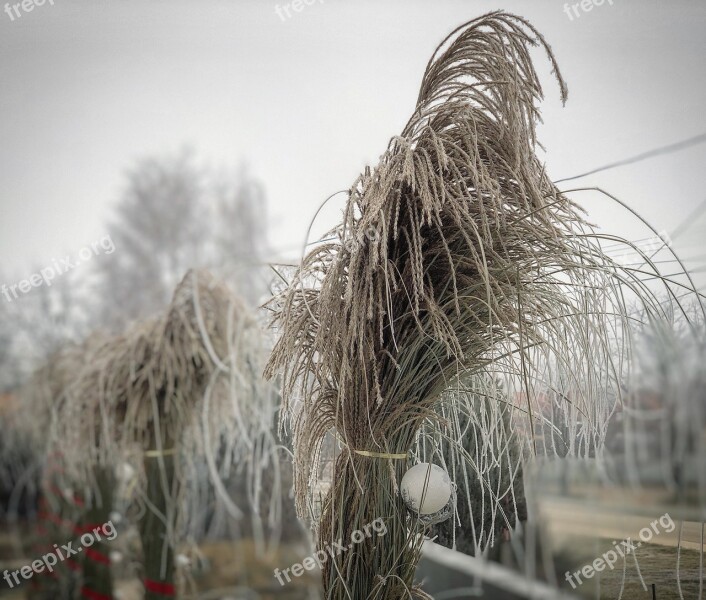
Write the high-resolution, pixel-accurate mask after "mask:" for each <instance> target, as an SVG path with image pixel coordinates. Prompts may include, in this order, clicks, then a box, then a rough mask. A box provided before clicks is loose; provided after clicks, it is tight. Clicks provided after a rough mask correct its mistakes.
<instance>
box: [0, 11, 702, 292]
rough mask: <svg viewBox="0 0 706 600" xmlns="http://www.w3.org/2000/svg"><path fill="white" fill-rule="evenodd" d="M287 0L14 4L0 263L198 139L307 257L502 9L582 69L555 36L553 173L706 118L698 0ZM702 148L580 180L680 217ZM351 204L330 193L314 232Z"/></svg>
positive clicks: (41, 247)
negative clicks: (426, 88) (286, 11)
mask: <svg viewBox="0 0 706 600" xmlns="http://www.w3.org/2000/svg"><path fill="white" fill-rule="evenodd" d="M287 3H288V2H287V1H282V0H280V2H279V5H280V6H283V5H285V4H287ZM277 4H278V3H277V2H275V1H272V0H249V1H242V0H238V1H234V0H232V1H230V2H224V1H212V0H198V1H196V0H193V1H188V2H187V1H185V0H168V1H166V0H164V1H161V0H160V1H157V0H149V1H147V0H143V1H139V2H138V1H137V0H111V1H97V0H54V5H53V6H52V5H51V4H49V2H45V4H44V5H43V6H36V7H35V8H34V9H33V11H32V12H31V13H26V14H23V16H22V17H21V18H16V19H15V20H14V21H11V20H10V18H9V17H8V15H7V14H6V13H5V12H0V257H1V258H0V271H1V272H3V273H8V274H9V275H10V276H14V277H24V276H26V275H28V274H29V273H30V269H31V265H32V264H40V265H41V264H48V263H49V261H50V260H51V259H52V258H53V257H56V256H62V255H64V254H66V253H69V252H75V251H77V250H78V249H79V248H81V246H83V245H85V244H88V243H90V242H92V241H94V240H96V239H99V238H100V237H101V236H102V235H104V233H105V232H106V227H105V223H106V220H107V218H108V217H109V215H110V214H111V207H112V206H113V205H114V204H115V202H116V200H117V198H118V197H119V195H120V193H121V190H122V185H123V181H124V179H123V176H124V172H125V170H126V169H127V168H129V167H130V166H131V165H132V164H134V162H135V161H136V160H137V159H140V158H142V157H146V156H149V155H155V154H157V155H160V154H165V153H172V154H173V153H176V152H178V151H179V149H180V148H182V147H184V146H185V145H189V146H192V147H193V148H194V149H195V150H196V152H197V154H198V156H199V157H201V158H202V160H203V161H204V162H208V163H209V164H214V165H221V166H228V167H233V168H236V167H237V166H238V165H239V164H240V163H241V162H242V161H245V162H247V164H248V165H249V167H250V169H251V171H252V172H253V173H254V174H255V175H256V176H257V177H259V178H260V179H261V180H262V181H263V182H264V184H265V187H266V190H267V195H268V199H269V217H268V218H269V220H270V224H271V229H270V244H271V245H272V246H273V248H274V251H273V256H272V257H271V258H272V260H277V259H287V260H296V259H297V256H298V255H299V252H300V247H301V244H302V242H303V238H304V235H305V233H306V229H307V226H308V224H309V222H310V220H311V218H312V217H313V215H314V212H315V211H316V208H317V207H318V206H319V205H320V204H321V202H322V201H323V200H324V199H325V198H326V197H327V196H329V195H330V194H332V193H333V192H335V191H337V190H343V189H345V188H347V187H348V186H349V185H350V184H351V182H352V181H353V180H354V179H355V177H356V176H357V174H358V172H359V171H360V170H361V169H362V168H363V167H364V165H365V164H374V163H375V161H376V158H377V157H378V156H379V155H380V153H382V152H383V151H384V149H385V147H386V145H387V142H388V140H389V138H390V137H391V136H392V135H395V134H397V133H399V132H400V130H401V129H402V127H403V126H404V124H405V122H406V120H407V118H408V117H409V115H410V114H411V111H412V109H413V106H414V101H415V99H416V96H417V92H418V88H419V83H420V80H421V77H422V73H423V70H424V67H425V65H426V62H427V60H428V58H429V56H430V55H431V53H432V52H433V50H434V48H435V47H436V45H437V44H438V43H439V42H440V41H441V40H442V39H443V37H444V36H445V35H446V34H447V33H449V32H450V31H451V30H452V29H453V28H455V27H456V26H458V25H460V24H461V23H463V22H465V21H467V20H469V19H472V18H474V17H477V16H479V15H480V14H482V13H484V12H487V11H489V10H493V9H497V8H503V9H505V10H509V11H511V12H515V13H517V14H521V15H523V16H525V17H527V18H529V19H530V20H531V21H532V23H533V24H534V25H535V26H537V27H538V28H539V29H540V31H542V32H543V34H544V35H545V37H546V39H547V40H548V42H549V43H550V44H551V45H552V47H553V49H554V51H555V53H556V56H557V59H558V61H559V65H560V67H561V69H562V72H563V75H564V77H565V78H566V80H567V82H568V85H569V101H568V103H567V105H566V107H565V108H562V106H561V103H560V101H559V98H558V93H557V89H556V85H555V84H554V81H553V80H552V79H551V78H550V77H549V73H548V69H547V66H546V62H545V61H544V58H543V56H542V55H541V54H540V53H539V52H538V53H537V54H536V60H537V65H538V67H539V68H540V72H541V73H542V74H544V75H545V77H544V85H545V91H546V93H547V98H546V100H545V102H544V104H543V106H542V111H543V117H544V125H543V126H542V127H541V128H540V140H541V142H542V143H543V145H544V147H545V148H546V153H545V154H543V155H542V156H543V159H544V160H546V164H547V169H548V171H549V173H550V175H551V176H552V177H553V178H555V179H558V178H561V177H567V176H571V175H574V174H577V173H580V172H583V171H586V170H589V169H591V168H594V167H598V166H600V165H603V164H605V163H610V162H613V161H616V160H620V159H623V158H626V157H629V156H632V155H635V154H639V153H641V152H645V151H647V150H650V149H652V148H655V147H659V146H662V145H665V144H670V143H673V142H677V141H679V140H682V139H685V138H689V137H692V136H694V135H696V134H699V133H703V132H706V115H704V106H706V75H705V74H704V67H703V61H704V58H705V57H706V40H705V38H704V28H705V25H706V2H703V1H701V0H676V1H675V0H670V1H669V2H666V1H664V0H613V4H612V5H610V4H609V3H608V2H607V1H606V2H604V4H603V5H602V6H595V7H594V8H593V9H592V10H591V12H586V13H582V14H581V16H580V17H578V18H574V19H573V20H570V19H569V17H568V16H567V15H566V13H565V12H564V9H563V7H564V4H565V3H564V2H561V1H558V0H557V1H554V0H531V1H530V0H524V1H514V2H510V1H507V2H504V1H500V0H495V1H494V2H488V1H480V0H478V1H471V0H426V1H424V2H420V1H416V0H415V1H412V0H397V1H387V0H371V1H363V0H323V1H321V0H317V1H316V2H315V3H314V4H313V5H311V6H305V7H304V9H303V10H302V11H301V12H299V13H296V12H293V11H291V10H290V12H291V14H292V16H291V18H289V19H286V20H285V21H283V20H282V19H281V18H280V17H278V15H277V13H276V11H275V6H276V5H277ZM3 5H4V3H3V2H0V9H1V8H2V6H3ZM704 159H706V144H702V145H700V146H697V147H694V148H691V149H689V150H686V151H682V152H678V153H675V154H672V155H669V156H662V157H657V158H654V159H651V160H649V161H645V162H642V163H640V164H637V165H632V166H628V167H622V168H620V169H616V170H613V171H609V172H606V173H601V174H597V175H595V176H591V177H588V178H586V179H582V180H579V181H578V182H571V183H570V184H566V186H565V187H567V188H568V187H580V186H581V185H585V186H588V185H591V186H595V185H598V186H601V187H603V188H605V189H606V190H608V191H610V192H611V193H613V194H615V195H617V196H619V197H620V198H621V199H622V200H623V201H625V202H626V203H627V204H629V205H630V206H631V207H634V208H635V209H637V210H638V211H640V212H641V214H642V215H643V216H645V217H646V218H647V219H648V220H650V221H651V222H652V223H653V224H654V226H655V227H656V228H657V229H660V230H666V231H667V232H670V231H673V229H674V228H675V227H676V226H677V225H678V224H679V223H681V222H682V221H683V219H684V218H685V217H686V216H687V215H688V214H689V213H690V212H691V211H692V210H693V209H694V208H695V207H696V206H697V205H698V204H699V203H700V202H702V201H703V200H704V199H705V198H706V192H704V188H703V186H702V185H701V177H702V176H703V173H704V166H705V162H706V161H705V160H704ZM572 197H574V198H575V199H576V200H578V201H580V202H581V203H582V204H583V205H584V206H585V207H586V208H587V209H588V211H589V215H590V217H591V219H592V220H593V221H594V222H597V223H598V224H599V225H602V226H604V227H605V228H606V229H607V230H609V231H611V232H615V233H619V234H622V235H625V236H627V237H631V238H633V239H637V238H642V237H645V235H646V234H645V232H644V229H641V228H640V227H638V226H637V225H636V223H635V220H634V219H632V218H628V217H627V216H626V213H625V212H624V211H619V210H616V209H615V208H611V206H610V204H609V203H608V202H606V201H605V200H604V199H602V198H601V197H600V196H599V195H598V194H595V193H579V194H576V195H574V196H572ZM341 208H342V200H341V199H340V198H339V200H338V202H337V203H336V202H332V203H330V204H329V205H328V206H327V208H326V210H324V211H323V212H322V214H321V216H320V217H319V219H318V220H317V223H316V226H315V227H314V230H313V231H314V235H318V234H320V233H322V232H323V231H325V230H326V229H328V228H329V227H331V226H333V225H334V224H335V222H336V220H337V217H338V215H339V214H340V210H341ZM705 235H706V217H703V216H702V217H701V218H700V219H698V220H697V221H695V222H694V223H693V224H692V225H691V227H690V229H689V230H688V232H687V233H685V234H684V235H683V236H681V237H680V238H678V239H677V240H675V245H676V248H677V250H678V251H679V252H680V253H681V254H682V255H683V256H685V257H687V258H693V261H692V262H691V263H690V264H692V265H697V266H698V265H703V264H704V263H705V262H706V249H705V247H706V246H705V244H704V242H703V238H704V236H705ZM119 250H120V249H119V248H117V249H116V252H119ZM699 257H700V258H699ZM700 281H706V280H705V279H704V278H700Z"/></svg>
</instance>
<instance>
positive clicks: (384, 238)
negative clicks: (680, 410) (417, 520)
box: [267, 12, 663, 600]
mask: <svg viewBox="0 0 706 600" xmlns="http://www.w3.org/2000/svg"><path fill="white" fill-rule="evenodd" d="M533 46H539V47H541V48H542V49H543V50H544V51H545V52H546V53H547V55H548V56H549V59H550V62H551V64H552V67H553V71H554V74H555V76H556V79H557V81H558V83H559V87H560V90H561V96H562V99H565V98H566V86H565V84H564V82H563V79H562V77H561V75H560V73H559V70H558V67H557V65H556V63H555V61H554V58H553V55H552V53H551V50H550V49H549V47H548V45H547V44H546V42H545V41H544V39H543V38H542V36H541V35H540V34H539V33H538V32H537V31H536V30H535V29H534V28H533V27H532V26H531V25H530V24H529V23H528V22H527V21H525V20H524V19H522V18H520V17H517V16H514V15H509V14H505V13H501V12H495V13H490V14H488V15H485V16H483V17H481V18H479V19H476V20H474V21H471V22H470V23H467V24H466V25H464V26H462V27H460V28H458V29H457V30H456V31H454V32H453V33H452V34H451V35H450V36H449V38H447V39H446V40H445V41H444V42H443V43H442V44H441V46H440V47H439V49H438V50H437V52H436V53H435V54H434V56H433V57H432V59H431V61H430V62H429V64H428V66H427V69H426V72H425V75H424V79H423V81H422V85H421V91H420V94H419V98H418V101H417V106H416V109H415V111H414V114H413V115H412V117H411V119H410V121H409V122H408V124H407V125H406V127H405V129H404V130H403V132H402V133H401V135H400V136H397V137H395V138H393V139H392V140H391V142H390V144H389V146H388V149H387V151H386V152H385V153H384V154H383V156H382V157H381V159H380V162H379V164H378V165H377V166H376V167H375V168H374V169H370V168H368V169H366V170H365V172H364V173H363V174H362V175H361V176H360V177H359V178H358V179H357V180H356V181H355V182H354V184H353V185H352V187H351V188H350V190H349V197H348V202H347V206H346V209H345V212H344V219H343V222H342V224H341V226H340V227H339V228H338V230H337V233H338V239H337V240H334V241H332V242H327V243H323V244H321V245H320V246H319V247H317V248H316V249H314V250H313V251H312V252H311V253H310V254H309V255H307V256H306V257H305V258H304V260H303V262H302V265H301V267H300V268H299V270H298V272H297V273H296V275H295V276H294V278H293V280H292V281H291V282H290V285H289V287H288V288H287V289H286V290H285V291H284V292H283V293H282V294H280V295H279V296H278V297H277V298H276V299H275V301H274V302H273V307H274V311H275V319H274V324H275V326H277V327H278V328H280V330H281V338H280V339H279V341H278V343H277V345H276V347H275V349H274V351H273V353H272V356H271V359H270V362H269V365H268V369H267V374H268V375H269V376H273V375H274V374H275V373H280V372H281V373H282V374H283V394H284V402H285V406H286V408H287V409H288V411H289V414H290V416H291V419H292V422H293V430H294V443H295V468H296V475H295V477H296V481H295V484H296V494H297V501H298V508H299V511H300V513H301V514H302V515H309V511H308V509H309V507H310V506H311V505H312V504H313V501H314V498H315V496H316V494H317V493H318V492H319V491H320V489H321V488H320V487H319V486H318V477H319V472H320V470H319V466H318V459H319V456H320V451H321V444H322V441H323V440H324V438H325V436H326V435H327V434H329V433H331V432H333V433H334V435H335V436H336V438H337V439H338V440H339V442H340V446H341V452H340V454H339V456H338V459H337V461H336V464H335V466H334V469H333V475H332V486H331V489H330V491H329V492H328V494H327V496H326V498H325V501H324V504H323V510H322V513H321V514H320V515H316V514H314V515H311V516H312V517H313V519H314V524H315V526H316V528H317V529H318V537H319V545H320V547H321V548H325V547H326V545H327V544H331V543H332V542H340V541H342V542H343V543H347V542H348V541H350V536H351V534H352V533H353V532H355V531H356V530H360V529H362V528H363V526H364V525H365V524H367V523H370V522H372V521H373V520H375V519H377V518H383V519H385V520H386V522H387V528H388V533H387V535H386V536H385V537H384V538H383V539H381V540H377V541H376V540H372V541H365V542H363V543H361V544H358V545H355V544H354V545H353V546H352V547H351V549H349V550H347V551H346V552H344V553H343V554H341V555H340V556H336V557H333V558H332V559H331V560H329V561H328V562H327V563H326V564H325V565H324V573H323V580H324V587H325V591H326V593H327V594H328V595H327V598H335V599H343V598H349V599H350V598H353V599H355V600H358V599H363V598H374V599H379V600H382V599H385V600H392V599H395V600H397V599H399V598H402V597H409V595H410V594H416V595H417V596H418V597H424V596H425V595H424V593H423V592H422V591H421V590H418V589H414V590H413V589H412V588H413V575H414V569H415V565H416V561H417V556H418V549H419V537H418V536H417V534H418V532H419V531H420V530H419V528H418V527H415V524H414V522H413V520H412V519H410V518H409V517H408V516H407V513H406V512H405V508H404V505H403V503H402V501H401V499H400V497H399V495H398V494H397V485H398V483H399V481H400V479H401V476H402V474H403V473H404V472H405V469H406V467H407V466H408V464H407V463H408V461H404V460H395V459H392V458H389V457H388V458H386V457H385V456H386V455H391V454H395V455H398V454H403V455H404V454H407V453H410V451H412V450H414V449H415V448H416V444H417V443H418V441H419V432H420V428H421V427H422V426H423V425H424V423H425V422H427V421H428V420H434V419H439V413H438V411H437V407H438V402H439V398H440V395H441V394H442V392H444V391H445V390H448V389H449V388H453V385H455V382H457V381H458V380H459V375H461V374H466V373H470V374H479V375H483V374H484V375H486V376H489V377H496V376H501V377H502V378H503V379H504V380H505V381H506V382H507V383H508V394H511V395H512V396H513V400H516V402H513V403H514V404H517V405H518V406H519V405H521V406H522V409H523V410H524V414H525V417H526V428H527V439H528V440H529V442H530V443H529V446H530V451H531V452H537V451H538V448H537V444H538V441H537V436H536V435H535V431H534V430H535V427H537V422H538V415H537V414H536V412H537V398H538V397H540V396H541V393H542V392H543V390H545V389H546V388H547V386H548V387H549V388H550V389H557V388H559V387H561V393H562V394H564V396H563V397H564V398H566V399H569V401H570V402H571V403H572V406H573V408H572V410H574V411H575V414H581V415H583V416H584V417H585V418H583V419H582V420H581V428H582V430H583V431H584V432H585V434H586V439H587V440H588V441H587V442H586V443H587V444H588V445H587V446H586V447H587V448H588V447H591V448H593V449H594V450H595V441H596V440H597V439H599V438H600V426H601V423H603V421H604V420H605V418H606V414H608V413H609V411H610V405H611V403H613V404H614V403H615V402H616V396H617V397H618V398H617V399H618V400H619V395H620V385H619V383H620V378H621V377H622V374H623V372H624V370H625V369H626V368H627V363H624V362H621V361H622V359H616V356H615V355H614V353H613V351H612V346H611V344H612V343H613V342H615V341H616V340H617V341H618V342H619V343H622V344H623V345H624V346H629V340H628V333H627V330H626V327H625V324H626V321H627V319H628V310H627V307H626V302H627V298H628V296H630V298H635V297H636V298H638V301H639V302H641V304H642V306H643V307H644V309H645V311H646V315H647V316H646V318H648V319H649V318H655V319H656V318H658V317H659V316H660V313H661V312H662V311H663V309H662V307H661V306H660V305H659V303H658V302H656V301H655V297H654V295H653V293H652V292H651V291H650V290H649V289H648V288H647V286H646V285H645V284H644V282H643V281H641V279H640V277H639V274H637V273H635V272H634V271H631V270H629V269H625V268H622V267H621V266H620V265H618V264H616V263H615V262H614V261H612V260H611V259H610V257H609V256H608V255H607V254H606V253H604V252H603V251H602V249H601V246H600V243H599V242H598V241H597V239H596V237H595V235H594V231H593V229H592V227H591V226H589V225H588V224H587V223H586V222H585V221H584V219H583V217H582V214H581V210H580V209H579V207H577V206H576V205H575V204H574V203H573V202H572V201H571V200H569V199H568V198H567V197H566V196H565V195H563V194H562V193H560V191H559V190H558V189H557V188H556V187H555V185H554V184H553V183H552V182H551V180H550V179H549V177H548V175H547V174H546V172H545V170H544V167H543V165H542V164H541V163H540V161H539V160H538V159H537V156H536V154H535V146H536V137H535V126H536V123H537V121H538V119H539V113H538V108H537V105H538V102H539V101H540V100H541V99H542V89H541V86H540V83H539V81H538V78H537V73H536V71H535V69H534V66H533V64H532V61H531V58H530V49H531V48H532V47H533ZM627 354H628V355H629V352H627ZM621 356H623V355H622V354H621ZM557 373H559V374H560V377H558V378H557V375H556V374H557ZM451 438H452V439H454V437H453V436H451ZM456 439H457V438H456ZM358 451H365V452H368V453H369V452H374V453H378V454H381V455H382V457H381V456H377V457H370V456H363V455H360V454H359V453H358ZM410 458H411V455H410Z"/></svg>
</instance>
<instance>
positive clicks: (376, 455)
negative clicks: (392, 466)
mask: <svg viewBox="0 0 706 600" xmlns="http://www.w3.org/2000/svg"><path fill="white" fill-rule="evenodd" d="M353 452H355V453H356V454H359V455H360V456H368V457H370V458H392V459H395V460H403V459H405V458H407V454H406V453H405V454H387V453H386V452H371V451H370V450H353Z"/></svg>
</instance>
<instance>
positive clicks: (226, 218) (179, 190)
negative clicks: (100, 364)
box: [99, 151, 265, 328]
mask: <svg viewBox="0 0 706 600" xmlns="http://www.w3.org/2000/svg"><path fill="white" fill-rule="evenodd" d="M262 207H264V192H263V191H262V186H261V185H260V184H259V183H257V182H255V181H253V180H252V179H251V178H250V177H249V176H248V175H247V172H246V171H245V170H244V169H241V171H240V175H239V177H238V178H236V179H235V181H234V180H233V179H232V178H227V177H224V176H216V175H214V174H213V172H212V170H210V169H208V168H206V167H202V166H200V165H199V164H198V163H197V161H196V158H195V156H194V154H193V153H192V152H190V151H182V152H181V153H180V154H178V155H177V156H176V157H166V158H165V157H159V158H147V159H145V160H142V161H140V162H138V163H137V164H136V165H135V166H134V167H133V168H132V169H131V170H130V171H129V172H128V173H127V182H126V187H125V191H124V193H123V194H122V197H121V198H120V201H119V203H118V205H117V208H116V211H115V216H114V219H113V221H112V223H111V224H110V226H109V231H110V234H111V237H112V239H113V240H114V243H115V246H116V249H117V251H116V252H115V254H114V256H113V257H112V260H110V261H104V262H103V263H101V264H100V266H99V269H100V271H99V277H100V281H101V283H100V290H101V294H102V297H101V309H100V311H99V322H100V324H102V325H106V326H108V327H109V328H116V327H120V326H123V325H124V324H125V323H126V322H128V321H131V320H135V319H137V318H140V317H145V316H148V315H151V314H154V313H156V312H157V311H158V310H160V309H161V308H163V307H164V306H165V305H166V304H167V302H168V300H169V295H170V290H172V289H173V288H174V286H175V285H176V284H177V283H178V281H179V280H180V279H181V277H183V275H184V273H185V272H186V271H187V270H188V269H190V268H200V267H205V268H209V269H211V270H214V271H216V272H217V273H218V274H219V275H221V276H225V277H226V278H227V279H229V280H231V281H232V282H233V283H234V284H235V287H237V288H238V292H239V293H240V294H241V295H242V296H243V297H245V298H247V299H248V300H249V301H251V302H253V301H255V300H257V298H258V293H257V292H256V288H257V287H259V285H258V284H256V279H255V276H254V275H253V272H254V269H255V268H256V267H257V265H258V263H260V262H261V260H262V259H261V255H262V248H264V244H265V224H264V218H263V216H262Z"/></svg>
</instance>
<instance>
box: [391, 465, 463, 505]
mask: <svg viewBox="0 0 706 600" xmlns="http://www.w3.org/2000/svg"><path fill="white" fill-rule="evenodd" d="M425 484H426V485H425ZM400 493H401V494H402V499H403V500H404V501H405V504H406V505H407V507H408V508H409V509H410V510H411V511H413V512H415V513H419V514H420V515H431V514H434V513H437V512H439V511H440V510H441V509H442V508H444V507H445V506H446V505H447V504H448V503H449V500H450V499H451V494H452V489H451V480H450V479H449V474H448V473H447V472H446V471H444V469H442V468H441V467H440V466H438V465H433V464H431V463H419V464H418V465H415V466H413V467H412V468H411V469H410V470H409V471H407V472H406V473H405V474H404V477H402V483H401V484H400Z"/></svg>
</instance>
